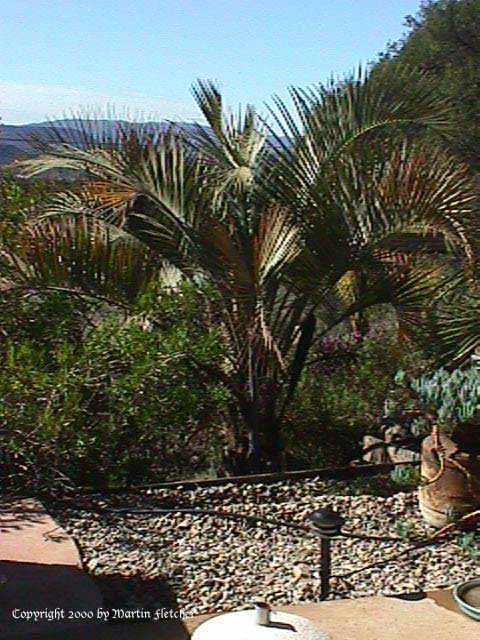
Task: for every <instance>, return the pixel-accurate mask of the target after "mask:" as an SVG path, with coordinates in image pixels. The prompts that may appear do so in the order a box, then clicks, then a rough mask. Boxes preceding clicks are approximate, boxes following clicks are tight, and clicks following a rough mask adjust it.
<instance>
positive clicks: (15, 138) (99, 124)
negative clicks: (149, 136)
mask: <svg viewBox="0 0 480 640" xmlns="http://www.w3.org/2000/svg"><path fill="white" fill-rule="evenodd" d="M84 123H86V125H87V126H91V127H92V128H93V127H94V128H95V129H94V130H95V131H96V132H98V135H107V136H109V135H115V133H116V131H117V129H118V128H119V127H121V126H123V127H125V126H129V127H132V128H137V127H138V128H142V129H145V130H148V129H151V130H152V133H154V132H157V131H161V130H164V129H166V128H167V127H169V126H170V125H171V124H172V122H168V121H161V122H153V121H152V122H138V123H136V122H128V121H126V120H84ZM173 124H175V125H178V126H179V127H181V128H182V129H184V130H186V131H188V129H190V128H193V127H194V126H195V125H194V124H192V123H189V122H175V123H173ZM79 128H80V124H79V121H77V120H73V119H64V120H53V121H51V122H36V123H32V124H20V125H14V124H0V167H2V166H5V165H8V164H10V163H12V162H14V161H15V160H21V159H22V158H25V157H26V156H28V154H29V153H31V145H30V144H29V142H28V140H29V138H31V137H45V138H47V139H48V138H49V137H50V135H51V133H52V131H53V129H56V130H63V131H64V132H65V133H66V134H67V135H70V136H72V137H73V136H74V132H75V130H76V129H77V130H79ZM92 130H93V129H92Z"/></svg>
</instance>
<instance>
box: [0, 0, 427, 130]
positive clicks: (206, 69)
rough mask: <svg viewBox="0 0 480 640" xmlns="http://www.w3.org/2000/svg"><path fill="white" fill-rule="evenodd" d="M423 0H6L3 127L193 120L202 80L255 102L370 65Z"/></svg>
mask: <svg viewBox="0 0 480 640" xmlns="http://www.w3.org/2000/svg"><path fill="white" fill-rule="evenodd" d="M419 4H420V2H419V0H163V1H162V0H48V1H46V0H3V2H2V8H1V11H0V54H1V65H0V116H1V118H2V121H3V122H4V123H5V124H19V123H26V122H38V121H41V120H45V119H47V118H56V117H62V115H64V114H68V113H69V112H71V111H72V110H73V111H76V110H78V109H79V108H82V107H83V108H88V109H96V110H102V109H105V108H106V107H107V106H108V105H115V108H116V110H117V112H119V113H123V112H124V111H125V109H128V110H129V112H130V114H131V115H132V116H134V117H142V115H143V117H146V118H150V117H152V118H156V119H162V118H168V119H195V118H197V117H198V112H197V111H196V108H195V106H194V103H193V100H192V98H191V94H190V86H191V84H192V82H193V81H194V80H195V79H197V78H211V79H214V80H217V81H218V82H219V83H220V85H221V87H222V89H223V91H224V93H225V95H226V98H227V101H228V102H229V104H231V105H236V104H237V103H239V102H241V103H242V104H245V103H246V102H252V103H254V104H256V105H257V106H260V107H261V105H262V104H263V103H264V102H265V101H268V99H269V98H270V97H271V96H272V94H280V95H281V96H283V97H285V96H286V95H287V92H286V88H287V87H288V86H289V85H292V84H294V85H297V86H306V85H311V84H314V83H316V82H319V81H324V80H326V79H327V78H328V77H329V76H330V74H332V73H333V74H335V75H342V74H344V73H345V72H348V71H349V70H351V69H353V68H355V67H356V66H357V65H358V64H359V63H366V62H368V61H369V60H372V59H373V58H375V56H376V54H377V53H378V52H379V51H381V50H382V49H384V48H385V45H386V43H387V42H388V41H389V40H395V39H397V38H398V37H399V36H400V35H401V34H402V32H403V31H404V29H405V28H404V27H403V19H404V17H405V15H407V14H414V13H416V12H417V10H418V7H419Z"/></svg>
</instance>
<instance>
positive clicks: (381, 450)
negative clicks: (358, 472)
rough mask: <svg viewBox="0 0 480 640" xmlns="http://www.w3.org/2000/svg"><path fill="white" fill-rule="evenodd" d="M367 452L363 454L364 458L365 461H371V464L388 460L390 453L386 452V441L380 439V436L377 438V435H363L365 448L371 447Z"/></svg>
mask: <svg viewBox="0 0 480 640" xmlns="http://www.w3.org/2000/svg"><path fill="white" fill-rule="evenodd" d="M375 445H378V447H375ZM370 447H375V448H372V449H371V450H369V451H367V453H364V454H363V456H362V457H363V460H365V462H369V463H371V464H383V463H385V462H388V455H387V452H386V447H385V442H384V441H383V440H380V438H376V437H375V436H364V437H363V449H364V450H365V449H370Z"/></svg>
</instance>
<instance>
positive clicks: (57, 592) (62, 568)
mask: <svg viewBox="0 0 480 640" xmlns="http://www.w3.org/2000/svg"><path fill="white" fill-rule="evenodd" d="M101 606H102V598H101V595H100V592H99V590H98V588H97V587H96V585H95V583H94V582H93V581H92V580H91V579H90V578H89V577H88V576H87V574H86V573H84V572H83V571H82V569H81V560H80V556H79V553H78V550H77V548H76V546H75V543H74V542H73V540H72V539H71V538H70V537H69V536H68V535H67V534H66V533H65V531H64V530H63V529H62V528H61V527H59V525H58V524H57V523H56V522H55V521H54V520H53V519H52V518H51V517H50V516H49V515H48V514H47V513H46V512H45V510H44V509H43V507H42V505H41V504H40V503H39V502H37V501H35V500H13V501H5V500H3V501H2V502H1V503H0V637H1V638H2V640H3V639H5V640H7V639H10V638H12V639H13V638H17V637H23V636H24V637H25V638H27V637H29V636H30V635H31V634H33V633H34V632H40V631H42V632H43V631H47V630H48V631H49V632H53V631H56V630H58V631H61V632H63V633H64V634H65V630H66V629H68V630H69V632H70V630H74V629H77V628H79V627H82V626H84V625H85V624H86V622H88V619H85V616H88V615H89V612H90V611H96V610H97V609H98V608H99V607H101ZM69 611H72V612H74V613H73V615H72V617H71V618H69V613H68V612H69ZM35 614H36V615H35ZM63 637H67V636H66V635H64V636H63Z"/></svg>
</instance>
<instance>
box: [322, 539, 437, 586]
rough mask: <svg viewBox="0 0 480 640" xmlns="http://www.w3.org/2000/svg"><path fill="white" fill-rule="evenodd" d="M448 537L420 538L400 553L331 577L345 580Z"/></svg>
mask: <svg viewBox="0 0 480 640" xmlns="http://www.w3.org/2000/svg"><path fill="white" fill-rule="evenodd" d="M448 538H449V536H444V537H439V538H435V539H431V538H425V539H424V540H420V541H419V542H417V543H416V544H414V545H411V546H410V547H408V548H407V549H403V551H400V552H399V553H397V554H395V555H393V556H390V557H389V558H386V559H385V560H378V561H376V562H372V563H370V564H367V565H365V566H364V567H360V568H359V569H353V571H348V572H347V573H338V574H333V575H332V576H331V577H332V578H337V579H343V580H345V579H346V578H349V577H350V576H354V575H356V574H358V573H362V572H363V571H368V570H369V569H375V568H376V567H382V566H384V565H386V564H390V563H391V562H396V561H397V560H398V559H400V558H402V557H403V556H406V555H409V554H410V553H412V552H414V551H417V550H419V549H424V548H425V547H429V546H430V545H432V544H436V543H437V542H439V541H441V542H445V541H446V540H448Z"/></svg>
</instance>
